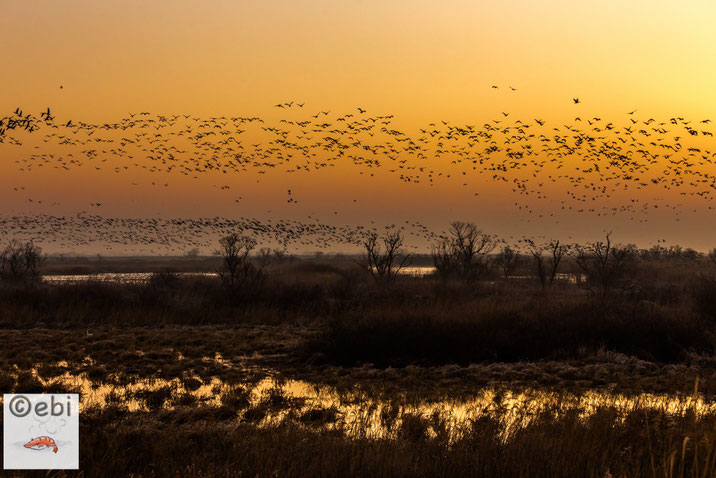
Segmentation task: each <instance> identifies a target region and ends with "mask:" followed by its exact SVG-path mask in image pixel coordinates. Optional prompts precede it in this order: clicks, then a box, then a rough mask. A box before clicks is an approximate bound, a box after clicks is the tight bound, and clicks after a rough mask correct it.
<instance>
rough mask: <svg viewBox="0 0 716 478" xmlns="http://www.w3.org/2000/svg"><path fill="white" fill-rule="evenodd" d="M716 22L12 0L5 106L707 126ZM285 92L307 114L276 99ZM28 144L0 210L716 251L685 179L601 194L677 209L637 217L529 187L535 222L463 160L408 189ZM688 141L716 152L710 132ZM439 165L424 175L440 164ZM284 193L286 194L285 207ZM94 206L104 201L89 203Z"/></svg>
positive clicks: (422, 4) (406, 8) (614, 14)
mask: <svg viewBox="0 0 716 478" xmlns="http://www.w3.org/2000/svg"><path fill="white" fill-rule="evenodd" d="M715 21H716V3H714V2H712V1H684V2H675V1H654V0H651V1H642V0H639V1H629V2H624V1H579V2H575V1H535V0H531V1H527V0H524V1H444V2H436V1H430V2H427V1H415V0H410V1H407V0H406V1H385V0H383V1H367V0H364V1H361V0H355V1H335V0H334V1H328V0H326V1H266V0H262V1H206V2H196V1H191V2H190V1H183V0H173V1H151V2H148V1H126V2H114V1H103V0H102V1H100V0H94V1H62V2H57V1H4V2H2V15H0V31H1V32H2V38H3V53H2V57H1V61H2V63H1V64H2V71H3V83H2V89H0V117H2V116H5V115H6V114H10V113H11V112H12V111H13V110H14V109H15V108H16V107H18V106H19V107H21V108H22V109H23V110H24V111H26V112H32V113H33V114H35V115H38V114H39V113H40V112H41V111H44V110H45V109H46V108H47V107H48V106H49V107H50V108H51V109H52V112H53V115H55V116H56V118H57V121H58V122H66V121H67V120H70V119H72V120H74V121H75V122H77V121H86V122H97V123H105V122H109V123H111V122H115V121H119V120H120V119H121V118H125V117H127V116H128V115H129V113H132V114H136V113H137V112H140V111H148V112H151V113H152V114H157V115H163V114H167V115H169V114H184V113H186V114H190V115H192V116H196V117H203V118H208V117H216V116H224V115H226V116H260V117H261V118H263V119H264V120H266V121H267V122H273V123H278V122H279V121H280V119H284V118H285V119H289V120H297V121H298V120H300V119H302V118H305V117H310V115H312V114H315V113H316V112H318V111H320V110H331V111H332V114H334V115H340V114H346V113H355V111H356V107H358V106H360V107H361V108H365V109H366V110H368V112H369V113H370V114H375V115H395V118H394V119H393V125H394V126H395V127H400V128H401V129H402V130H404V131H406V132H407V133H408V134H409V135H410V136H412V137H419V136H420V132H419V129H420V128H424V127H425V126H426V125H428V124H429V123H431V122H439V121H440V120H444V121H450V122H451V124H476V125H482V124H483V123H486V122H489V121H491V120H493V119H499V118H500V117H502V112H506V113H509V115H510V116H509V118H510V120H513V118H514V119H518V118H519V119H522V120H525V121H532V120H533V119H534V118H541V119H544V120H545V121H546V122H547V124H548V125H552V124H554V125H563V124H573V123H574V118H575V117H576V116H580V117H582V118H583V119H586V118H588V117H594V116H596V117H601V118H603V119H604V120H605V121H613V122H614V123H617V124H620V125H621V124H628V123H627V121H628V119H629V117H628V116H627V115H626V113H627V112H629V111H632V110H637V113H636V115H635V117H638V118H639V119H641V120H646V119H648V118H651V117H653V118H655V119H656V120H657V122H660V121H667V122H668V120H669V118H671V117H674V116H680V117H684V118H686V119H687V120H693V121H694V122H698V121H700V120H703V119H705V118H711V117H713V118H714V119H715V120H716V115H714V112H715V110H716V88H715V87H714V85H716V62H715V61H713V51H712V50H713V47H714V45H716V28H714V27H713V25H714V22H715ZM60 85H62V89H60ZM492 85H498V86H499V88H498V89H494V88H491V86H492ZM510 86H511V87H513V88H515V91H512V90H511V89H510ZM573 97H578V98H580V101H581V102H580V104H579V105H575V104H574V103H573V101H572V98H573ZM291 100H295V101H298V102H305V107H304V108H303V109H302V110H301V111H297V110H295V109H293V110H290V111H284V110H282V109H278V108H275V107H274V106H273V105H275V104H276V103H280V102H288V101H291ZM33 141H36V140H30V139H27V140H26V141H25V144H24V145H23V146H21V147H20V146H12V145H8V144H2V145H0V155H1V157H2V162H1V163H0V201H2V204H3V206H2V209H1V210H0V214H1V215H3V216H11V215H32V214H38V213H47V214H57V215H64V214H74V213H77V212H80V211H89V212H91V213H95V214H102V215H105V216H107V217H114V216H124V217H129V216H143V217H148V216H155V215H161V216H164V217H181V216H186V217H197V216H225V217H238V216H245V217H257V218H263V219H266V218H273V219H280V218H291V219H297V220H305V219H306V218H307V217H308V215H312V216H313V217H318V218H319V219H320V220H323V221H326V222H329V223H335V224H370V221H372V220H375V221H376V222H377V223H380V224H383V223H393V222H395V223H401V222H403V221H404V220H410V221H420V222H422V223H423V224H425V225H427V226H429V227H431V228H435V229H436V230H439V229H442V228H444V227H445V226H446V224H447V222H448V221H449V220H452V219H461V218H462V219H466V220H473V221H475V222H477V223H479V224H481V225H482V226H483V227H484V228H485V229H487V230H489V231H491V232H495V233H498V234H500V235H503V236H505V237H509V236H513V237H514V238H519V237H521V236H522V235H523V234H528V235H546V236H554V237H560V238H563V239H564V240H567V239H568V238H570V237H571V238H572V239H575V240H584V239H589V238H592V237H594V236H595V235H598V234H601V232H602V231H604V230H610V229H613V230H614V233H615V237H618V239H619V240H621V241H624V242H638V243H640V245H647V244H648V243H650V242H655V241H656V239H666V240H667V241H668V242H679V243H681V244H684V245H690V246H693V247H697V248H702V249H704V248H708V247H713V246H714V244H712V243H711V242H712V240H711V238H712V237H713V234H714V232H716V226H712V225H711V224H714V221H713V219H714V216H713V210H712V209H709V206H710V205H711V204H712V203H711V202H710V201H705V200H701V198H698V197H697V198H693V197H683V196H682V197H680V194H679V192H680V191H678V190H672V191H661V192H659V194H658V197H657V196H655V195H654V194H655V193H654V192H653V191H632V190H626V191H625V192H624V193H623V197H614V198H613V200H614V201H615V202H617V200H618V201H621V202H628V201H629V200H630V199H632V197H631V195H633V194H637V195H642V196H641V197H640V199H641V200H643V201H644V202H649V201H651V202H653V201H654V200H657V201H662V202H663V203H664V204H667V203H668V204H671V205H674V206H676V207H677V209H673V208H672V209H669V210H666V209H664V208H662V209H661V210H659V211H653V212H651V213H650V214H649V220H648V221H647V222H639V221H634V220H633V216H629V215H618V216H610V217H608V218H606V219H605V218H603V217H596V216H595V215H593V214H592V215H590V214H579V213H576V212H563V211H561V210H560V209H559V201H558V200H557V199H559V200H561V199H563V197H562V196H555V197H557V199H555V200H554V201H551V199H550V200H548V201H547V202H545V201H542V200H537V199H534V198H530V199H529V200H528V202H529V201H534V202H533V203H530V204H531V207H532V206H533V207H534V209H535V210H539V212H541V213H543V217H542V218H539V217H538V216H537V215H536V214H535V213H533V214H527V213H525V212H524V210H519V209H517V208H516V207H514V205H513V204H514V203H515V201H521V202H522V203H524V202H525V201H526V200H527V198H524V197H521V198H517V197H516V196H515V194H513V192H512V191H510V188H507V187H506V186H505V185H504V184H502V183H495V182H493V181H492V180H491V175H486V174H480V173H479V172H475V171H473V172H472V173H471V175H470V177H469V178H468V182H469V184H470V186H469V187H462V182H460V183H456V182H455V181H447V180H442V179H441V180H436V181H435V182H434V183H433V185H432V186H429V185H428V184H426V183H419V184H414V183H406V182H404V181H400V180H398V179H396V176H395V174H390V173H389V172H388V171H386V168H379V169H376V170H375V171H373V170H371V171H368V170H367V169H365V168H360V167H356V166H354V165H352V164H337V165H336V167H335V168H328V169H325V170H318V171H315V172H311V173H310V174H285V173H284V172H283V171H278V170H276V171H267V172H265V173H264V174H261V175H258V174H255V173H254V172H246V173H242V174H238V173H236V174H229V175H225V174H224V175H222V174H213V173H211V174H207V175H203V176H201V177H199V178H197V179H194V178H191V177H185V176H181V177H179V176H177V175H175V174H172V173H171V172H170V173H164V172H163V173H149V172H147V171H146V170H142V169H140V168H132V169H131V170H128V171H126V172H123V173H122V174H113V173H112V171H111V170H97V169H95V168H94V167H92V165H90V164H89V163H88V164H86V165H85V166H83V167H81V168H76V169H71V170H69V171H67V170H58V169H47V168H46V169H44V170H41V169H34V170H32V171H26V170H24V171H23V170H20V169H19V166H18V164H19V163H15V161H16V160H19V161H22V160H23V159H24V158H26V157H27V156H28V155H30V154H33V148H34V146H35V145H36V143H34V142H33ZM699 141H701V143H699V145H700V146H703V147H705V148H711V149H712V150H715V151H716V146H715V145H714V140H713V138H699ZM43 147H44V148H45V149H43V150H42V151H43V152H48V153H50V152H52V151H50V150H48V149H47V147H46V146H43ZM438 163H439V162H438ZM445 163H446V162H443V163H442V164H438V165H436V168H442V170H444V171H445V172H446V174H447V172H448V171H449V170H450V168H451V167H452V166H450V164H449V162H447V164H445ZM712 172H713V171H712ZM370 173H373V174H374V175H373V176H370ZM152 181H156V182H161V183H165V182H166V183H168V184H169V186H168V187H165V188H163V189H158V188H157V187H152V186H151V185H150V183H151V182H152ZM133 182H134V183H137V184H138V185H137V186H134V187H132V186H131V183H133ZM222 185H229V186H230V187H231V188H230V190H222V189H220V187H221V186H222ZM17 186H22V187H24V188H25V189H24V190H22V191H21V192H18V191H15V190H14V188H15V187H17ZM548 186H549V187H554V188H556V189H557V190H564V189H565V185H560V184H555V185H553V186H551V185H548ZM549 187H547V186H545V192H549ZM560 188H561V189H560ZM287 189H292V190H293V196H294V197H296V198H297V199H298V201H299V202H298V204H292V203H287V200H286V197H287V196H286V191H287ZM475 191H479V192H480V195H479V196H478V197H475V195H474V193H475ZM238 197H241V198H242V199H241V201H240V202H239V203H236V199H237V198H238ZM28 199H33V202H32V203H30V202H28ZM38 200H42V201H43V202H42V204H38V203H37V201H38ZM550 201H551V202H550ZM53 202H54V203H56V205H55V206H51V204H52V203H53ZM96 202H100V203H102V204H103V206H102V209H101V210H96V209H95V210H92V209H91V207H90V206H89V204H90V203H96ZM694 210H695V212H694ZM269 211H270V212H269ZM335 212H338V213H339V214H337V215H336V214H334V213H335ZM676 212H680V215H679V217H678V221H676V219H677V217H676V216H675V213H676ZM550 213H553V214H556V216H551V217H550V216H549V214H550Z"/></svg>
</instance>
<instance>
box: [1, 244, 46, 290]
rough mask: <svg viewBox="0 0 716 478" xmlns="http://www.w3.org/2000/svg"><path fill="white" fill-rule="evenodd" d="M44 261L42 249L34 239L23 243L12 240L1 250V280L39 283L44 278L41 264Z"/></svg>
mask: <svg viewBox="0 0 716 478" xmlns="http://www.w3.org/2000/svg"><path fill="white" fill-rule="evenodd" d="M44 262H45V257H44V256H43V255H42V249H40V248H39V247H38V246H36V245H35V244H34V243H33V242H32V241H29V242H25V243H21V242H19V241H17V240H12V241H10V243H9V244H8V245H7V246H6V247H5V249H3V251H2V252H0V280H2V281H4V282H11V283H19V282H24V283H26V284H34V283H37V282H39V281H40V279H41V278H42V276H41V274H40V266H41V265H42V264H43V263H44Z"/></svg>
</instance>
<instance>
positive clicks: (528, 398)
mask: <svg viewBox="0 0 716 478" xmlns="http://www.w3.org/2000/svg"><path fill="white" fill-rule="evenodd" d="M206 360H208V361H216V362H218V363H221V364H222V366H225V367H231V366H232V365H231V364H228V363H223V360H222V359H221V357H220V356H217V357H214V358H207V359H206ZM38 380H40V381H41V382H43V383H45V384H49V383H50V382H53V383H55V384H58V383H60V384H62V385H63V386H65V387H69V388H71V389H73V390H75V391H77V392H79V393H80V394H81V399H80V410H84V409H87V408H97V407H98V408H104V407H107V406H118V407H121V408H125V409H126V410H127V411H130V412H141V411H149V410H152V409H157V408H162V409H173V408H175V407H177V406H180V405H191V406H192V407H195V406H198V405H202V406H209V407H219V406H224V407H229V408H231V409H234V410H233V411H235V412H236V413H237V417H238V418H237V419H242V418H241V417H242V416H243V417H244V418H243V419H246V417H248V416H252V417H253V418H250V420H252V421H254V422H257V423H258V424H259V425H262V426H270V425H276V424H278V423H280V422H281V421H282V420H284V419H298V420H300V421H302V422H304V423H306V424H311V423H308V422H320V425H321V426H326V427H328V428H330V429H335V430H340V431H342V432H343V433H345V434H346V435H348V436H352V437H360V438H380V437H391V436H395V434H396V433H398V432H399V430H400V429H401V428H400V427H401V424H402V423H403V422H404V421H405V420H406V419H410V418H415V417H419V419H421V420H427V421H428V422H429V423H433V433H434V432H435V430H437V429H438V428H440V429H442V430H445V432H446V433H448V434H450V435H451V436H457V435H458V434H459V433H460V431H461V430H464V429H465V428H466V427H469V426H470V424H471V423H474V422H475V421H476V420H479V419H480V418H481V417H492V418H495V417H499V419H500V423H501V426H502V433H504V434H509V433H510V432H511V431H512V430H517V429H519V428H520V427H523V426H525V425H527V424H528V423H529V422H530V421H531V420H532V419H534V418H536V417H538V416H539V415H540V414H543V413H549V414H551V415H553V416H559V415H561V414H565V413H575V411H576V412H577V413H579V416H580V417H582V418H588V417H589V416H591V415H592V414H594V413H596V412H597V411H599V410H605V409H609V410H611V411H612V412H613V413H615V414H616V415H617V416H621V417H625V416H626V415H627V414H628V413H630V412H632V411H635V410H655V411H659V412H662V413H664V414H666V415H668V416H680V417H684V416H694V417H698V416H703V415H704V414H708V413H714V412H716V401H712V400H711V401H707V400H704V399H703V398H702V397H701V396H700V395H699V394H698V393H696V391H694V394H693V395H668V394H651V393H642V394H639V395H631V396H630V395H624V394H619V393H609V392H605V391H596V390H595V391H587V392H583V393H567V392H550V391H544V390H536V389H523V390H519V391H516V390H509V389H498V388H493V387H488V388H482V389H477V390H476V391H475V393H474V395H472V396H471V397H469V398H460V399H455V400H451V399H444V400H439V401H435V400H420V399H415V398H413V399H406V398H405V397H403V396H390V397H376V396H373V395H367V394H364V393H362V392H355V391H351V392H346V391H340V392H339V391H338V390H336V389H334V388H332V387H330V386H325V385H317V384H312V383H310V382H306V381H302V380H285V379H281V378H279V377H278V376H273V375H269V376H267V377H265V378H263V379H260V380H257V381H253V382H247V383H238V384H236V383H226V382H224V381H222V380H221V379H219V378H216V377H214V378H211V379H207V380H203V381H202V380H201V379H199V378H198V377H191V378H190V379H189V380H187V378H184V379H170V380H167V379H160V378H131V377H130V379H129V380H127V377H123V378H122V379H119V377H112V376H109V377H107V378H106V379H105V380H103V381H101V382H98V381H93V380H91V379H90V378H88V376H87V374H85V373H82V374H79V375H70V374H69V373H65V374H64V375H60V376H58V377H56V378H53V379H51V380H43V379H42V378H40V377H39V376H38ZM257 412H258V413H257ZM306 417H308V418H306ZM438 422H439V423H440V424H441V425H440V427H438V426H437V425H435V424H436V423H438Z"/></svg>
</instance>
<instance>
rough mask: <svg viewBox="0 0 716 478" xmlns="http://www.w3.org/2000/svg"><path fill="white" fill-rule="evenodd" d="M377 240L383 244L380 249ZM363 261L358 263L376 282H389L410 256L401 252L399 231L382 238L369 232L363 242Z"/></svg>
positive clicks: (401, 236) (401, 240) (401, 244)
mask: <svg viewBox="0 0 716 478" xmlns="http://www.w3.org/2000/svg"><path fill="white" fill-rule="evenodd" d="M379 239H380V240H381V242H382V243H383V247H382V248H381V247H380V244H379ZM363 247H364V248H365V261H364V262H363V263H361V262H359V263H358V264H359V265H361V266H362V267H363V268H364V269H366V270H367V271H369V272H370V273H371V274H372V275H373V278H374V279H375V280H376V281H391V280H393V279H394V278H395V276H397V275H398V273H400V270H401V269H402V268H403V267H404V266H405V265H406V264H407V263H408V262H409V261H410V254H405V253H404V252H403V235H402V234H401V232H400V231H392V232H386V233H385V234H384V235H383V237H382V238H380V237H379V236H378V234H376V233H375V232H369V233H368V234H367V235H366V238H365V240H364V241H363Z"/></svg>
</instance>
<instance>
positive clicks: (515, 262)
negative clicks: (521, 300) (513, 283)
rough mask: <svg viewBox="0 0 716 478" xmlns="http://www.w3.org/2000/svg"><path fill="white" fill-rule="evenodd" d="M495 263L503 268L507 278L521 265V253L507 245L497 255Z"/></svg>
mask: <svg viewBox="0 0 716 478" xmlns="http://www.w3.org/2000/svg"><path fill="white" fill-rule="evenodd" d="M495 264H496V265H497V266H498V267H499V268H500V269H502V273H503V274H504V276H505V279H509V278H510V276H511V275H512V274H514V273H515V270H517V267H519V265H520V255H519V254H518V253H517V251H515V250H514V249H512V248H511V247H510V246H509V245H505V246H504V247H503V248H502V250H501V251H500V253H499V254H497V256H496V257H495Z"/></svg>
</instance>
